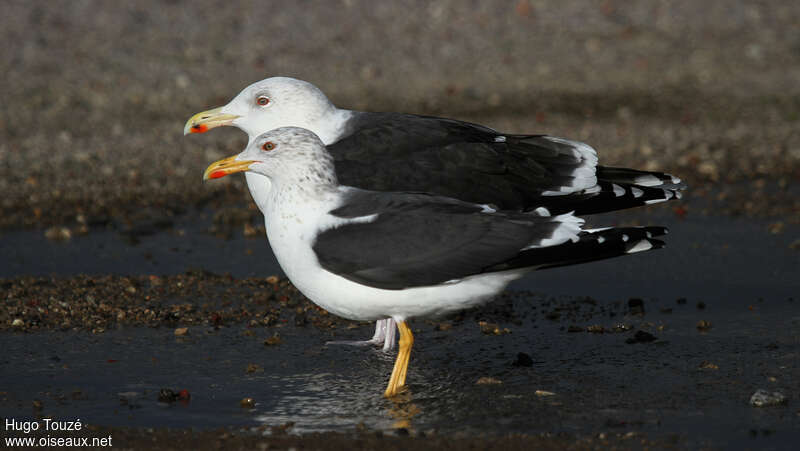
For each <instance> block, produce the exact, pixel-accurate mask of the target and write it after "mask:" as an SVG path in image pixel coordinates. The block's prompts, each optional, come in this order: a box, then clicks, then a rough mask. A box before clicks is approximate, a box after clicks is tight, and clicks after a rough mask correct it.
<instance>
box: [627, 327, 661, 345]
mask: <svg viewBox="0 0 800 451" xmlns="http://www.w3.org/2000/svg"><path fill="white" fill-rule="evenodd" d="M656 340H658V338H657V337H656V336H655V335H653V334H651V333H649V332H645V331H643V330H637V331H636V333H635V334H634V335H633V336H632V337H630V338H628V339H627V340H625V343H628V344H634V343H649V342H651V341H656Z"/></svg>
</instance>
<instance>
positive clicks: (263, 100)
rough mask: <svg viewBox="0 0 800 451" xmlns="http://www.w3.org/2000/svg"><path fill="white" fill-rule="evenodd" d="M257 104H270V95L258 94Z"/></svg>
mask: <svg viewBox="0 0 800 451" xmlns="http://www.w3.org/2000/svg"><path fill="white" fill-rule="evenodd" d="M256 105H258V106H267V105H269V97H267V96H258V98H256Z"/></svg>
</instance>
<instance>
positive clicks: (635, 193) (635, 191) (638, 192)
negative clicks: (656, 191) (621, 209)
mask: <svg viewBox="0 0 800 451" xmlns="http://www.w3.org/2000/svg"><path fill="white" fill-rule="evenodd" d="M631 192H632V193H633V197H642V196H643V195H644V191H642V190H640V189H639V188H636V187H635V186H632V187H631Z"/></svg>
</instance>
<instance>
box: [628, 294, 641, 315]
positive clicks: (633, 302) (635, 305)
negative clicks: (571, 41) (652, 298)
mask: <svg viewBox="0 0 800 451" xmlns="http://www.w3.org/2000/svg"><path fill="white" fill-rule="evenodd" d="M628 313H630V314H631V315H644V301H643V300H642V299H641V298H630V299H628Z"/></svg>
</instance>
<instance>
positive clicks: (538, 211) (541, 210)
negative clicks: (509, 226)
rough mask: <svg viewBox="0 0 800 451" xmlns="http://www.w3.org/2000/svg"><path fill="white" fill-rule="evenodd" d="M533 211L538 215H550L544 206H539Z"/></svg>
mask: <svg viewBox="0 0 800 451" xmlns="http://www.w3.org/2000/svg"><path fill="white" fill-rule="evenodd" d="M533 212H534V213H536V214H537V215H539V216H550V210H548V209H546V208H544V207H539V208H537V209H536V210H533Z"/></svg>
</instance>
